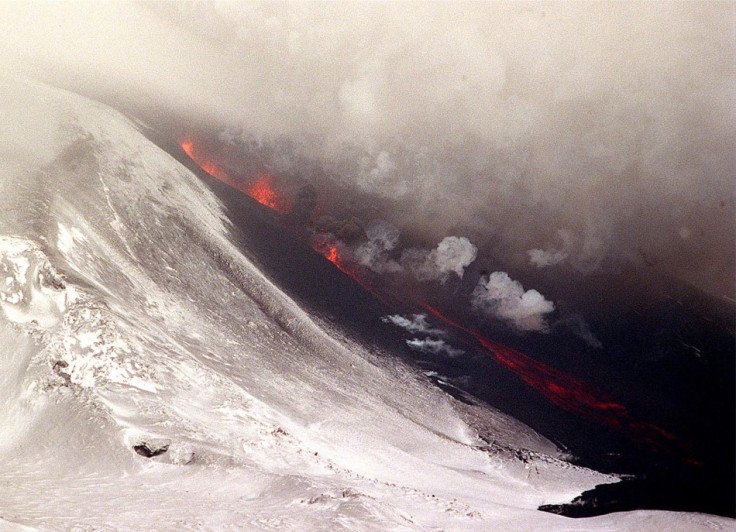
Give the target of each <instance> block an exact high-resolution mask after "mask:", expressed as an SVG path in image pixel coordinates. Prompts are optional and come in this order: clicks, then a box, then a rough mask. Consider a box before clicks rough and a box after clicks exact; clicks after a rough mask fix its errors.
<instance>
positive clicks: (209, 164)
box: [181, 138, 291, 214]
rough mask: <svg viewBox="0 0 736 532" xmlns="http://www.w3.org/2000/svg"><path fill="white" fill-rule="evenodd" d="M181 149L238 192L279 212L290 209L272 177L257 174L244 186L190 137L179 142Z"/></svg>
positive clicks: (200, 165)
mask: <svg viewBox="0 0 736 532" xmlns="http://www.w3.org/2000/svg"><path fill="white" fill-rule="evenodd" d="M181 149H182V150H184V153H186V154H187V155H188V156H189V158H190V159H191V160H192V161H194V162H195V163H196V164H197V166H199V167H200V168H201V169H202V170H204V171H205V172H207V173H208V174H209V175H211V176H212V177H214V178H215V179H218V180H220V181H222V182H223V183H225V184H227V185H230V186H231V187H233V188H236V189H238V190H239V191H240V192H245V193H246V194H248V195H249V196H250V197H251V198H253V199H254V200H256V201H257V202H258V203H260V204H261V205H265V206H266V207H269V208H270V209H273V210H275V211H276V212H278V213H280V214H285V213H287V212H289V211H290V210H291V202H289V200H288V198H286V197H285V196H284V195H283V194H279V193H277V192H276V189H275V188H274V183H273V177H271V176H269V175H267V174H264V175H261V176H259V177H258V179H257V180H256V181H255V182H254V183H252V184H251V185H250V186H246V184H245V183H242V182H240V181H238V180H236V179H233V177H231V176H230V175H229V174H228V172H227V171H226V170H225V169H224V168H223V167H222V166H220V165H219V164H217V163H216V162H214V161H212V160H211V159H210V158H209V157H208V156H207V155H206V154H204V153H202V150H200V149H199V148H198V147H196V146H195V145H194V141H193V140H192V139H190V138H187V139H185V140H183V141H182V142H181Z"/></svg>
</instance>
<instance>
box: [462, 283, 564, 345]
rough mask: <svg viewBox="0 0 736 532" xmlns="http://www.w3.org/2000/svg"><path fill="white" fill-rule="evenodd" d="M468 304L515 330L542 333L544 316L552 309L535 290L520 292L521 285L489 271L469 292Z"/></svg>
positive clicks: (545, 326)
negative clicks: (471, 292) (502, 321)
mask: <svg viewBox="0 0 736 532" xmlns="http://www.w3.org/2000/svg"><path fill="white" fill-rule="evenodd" d="M472 305H473V309H474V310H475V311H476V312H479V313H481V314H483V315H486V316H489V317H495V318H498V319H501V320H504V321H505V322H507V323H509V324H510V325H511V326H513V327H514V328H516V329H517V330H519V331H538V332H546V331H548V330H549V326H548V324H547V322H546V321H545V316H546V315H547V314H549V313H550V312H552V311H553V310H554V309H555V306H554V304H553V303H552V302H551V301H547V300H546V299H545V298H544V296H543V295H542V294H540V293H539V292H537V291H536V290H527V291H526V292H525V291H524V288H523V287H522V285H521V283H520V282H518V281H514V280H513V279H511V278H510V277H509V275H508V274H507V273H505V272H493V273H492V274H491V275H490V276H488V277H487V278H481V280H480V281H479V282H478V285H477V286H476V287H475V290H473V295H472Z"/></svg>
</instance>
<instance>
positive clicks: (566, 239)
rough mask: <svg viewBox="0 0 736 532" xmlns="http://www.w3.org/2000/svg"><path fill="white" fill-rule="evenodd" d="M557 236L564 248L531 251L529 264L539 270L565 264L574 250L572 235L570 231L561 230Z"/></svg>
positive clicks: (528, 252) (529, 252)
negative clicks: (572, 249)
mask: <svg viewBox="0 0 736 532" xmlns="http://www.w3.org/2000/svg"><path fill="white" fill-rule="evenodd" d="M557 235H558V236H559V237H560V239H561V240H562V248H561V249H558V248H548V249H546V250H542V249H530V250H529V251H527V254H528V255H529V262H530V263H531V264H532V265H534V266H536V267H537V268H545V267H547V266H554V265H555V264H560V263H561V262H564V261H565V259H567V257H568V256H569V255H570V250H571V248H572V235H571V234H570V232H569V231H565V230H563V229H560V230H558V231H557Z"/></svg>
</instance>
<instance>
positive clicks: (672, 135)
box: [0, 2, 736, 297]
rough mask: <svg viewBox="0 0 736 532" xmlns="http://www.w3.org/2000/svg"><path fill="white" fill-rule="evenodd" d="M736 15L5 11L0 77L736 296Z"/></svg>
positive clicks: (484, 239)
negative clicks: (241, 142)
mask: <svg viewBox="0 0 736 532" xmlns="http://www.w3.org/2000/svg"><path fill="white" fill-rule="evenodd" d="M735 10H736V7H735V6H734V4H733V3H730V2H724V3H714V2H685V3H675V2H656V3H654V2H646V3H644V2H641V3H638V2H637V3H635V2H604V3H594V2H580V3H574V2H564V3H562V2H560V3H539V2H535V3H528V4H527V3H460V2H452V3H447V4H444V3H418V2H417V3H414V2H411V3H398V2H394V3H360V4H353V3H346V2H335V3H306V2H300V3H294V4H285V3H272V2H267V3H260V4H258V3H242V2H206V3H205V2H186V3H185V2H160V3H157V2H152V3H127V2H125V3H124V2H59V3H29V2H16V3H8V2H6V3H3V4H2V5H1V6H0V24H2V32H0V47H2V50H3V51H2V54H0V55H1V56H2V57H1V58H0V68H2V71H3V73H5V74H7V75H17V76H25V77H31V78H35V79H40V80H43V81H46V82H49V83H51V84H54V85H57V86H62V87H65V88H68V89H70V90H73V91H75V92H80V93H82V94H85V95H89V96H91V97H94V98H98V99H101V100H103V101H104V102H105V103H108V104H110V105H113V106H114V107H117V108H120V109H123V110H126V111H128V112H135V113H136V114H139V115H140V116H141V118H142V119H143V120H149V121H152V122H154V123H159V124H164V123H166V124H167V127H170V128H172V129H177V128H180V129H182V130H186V129H187V128H188V127H190V126H193V125H198V126H206V127H207V128H208V129H209V130H210V131H213V132H223V133H225V134H224V135H223V138H225V137H227V138H230V139H236V140H237V139H239V138H241V137H242V138H244V139H246V140H254V139H255V140H257V141H258V142H261V143H264V144H269V143H274V142H276V141H279V142H282V141H284V140H287V141H288V142H289V146H291V148H290V150H291V151H289V153H288V154H284V155H283V157H282V160H281V161H280V162H279V164H281V165H282V166H283V167H284V168H286V169H287V170H290V171H294V172H297V171H298V167H297V163H298V161H301V160H304V159H305V158H306V159H308V160H311V161H314V163H315V164H317V165H319V166H320V167H321V168H323V169H324V170H325V172H324V175H325V176H327V177H325V178H324V181H323V182H322V183H320V186H322V187H330V186H335V187H346V189H347V190H348V191H352V192H353V193H354V194H355V195H356V196H359V197H375V198H378V199H380V200H381V201H385V202H386V204H387V205H391V209H390V210H387V211H386V212H385V213H381V217H382V218H384V219H385V220H386V221H387V222H390V224H393V225H394V226H396V227H398V228H400V230H401V232H402V234H405V235H418V236H421V238H423V239H428V240H432V241H434V242H435V243H437V242H440V241H441V240H442V239H443V238H444V237H446V236H453V235H456V236H465V237H468V238H470V240H472V242H473V243H474V244H475V245H477V247H478V249H479V252H478V254H479V256H482V255H483V254H484V253H485V254H487V253H493V254H495V255H497V256H498V255H499V254H502V255H503V256H504V258H505V260H506V261H508V262H509V263H511V264H517V265H518V266H519V267H528V268H536V267H540V268H551V269H554V268H556V267H559V266H560V265H563V264H567V265H569V266H572V267H573V268H575V269H577V270H578V271H581V272H594V271H599V270H605V269H615V268H618V267H621V265H623V264H626V263H629V262H633V263H635V264H638V265H645V264H650V265H653V266H650V267H654V268H659V269H662V270H664V271H669V272H672V273H675V274H677V275H679V276H680V277H683V278H685V279H688V280H690V281H692V282H695V283H697V284H698V285H699V286H701V287H704V288H706V289H708V290H710V291H711V292H713V293H714V294H717V295H722V294H727V295H729V296H730V297H734V292H735V289H734V225H735V220H734V209H735V208H736V207H735V204H734V175H735V173H736V172H735V170H736V160H735V155H734V154H735V153H736V151H735V150H734V138H735V135H734V124H736V120H735V118H736V116H734V115H735V114H736V113H735V107H736V98H735V78H734V65H735V64H736V62H735V59H736V58H735V54H734V27H735V22H736V15H735ZM166 117H170V118H171V120H170V121H168V122H164V121H163V119H164V118H166ZM184 133H186V131H181V132H179V131H172V132H171V134H172V136H178V135H181V134H184ZM297 156H298V157H297ZM284 159H285V160H284ZM290 165H291V166H292V167H291V168H290Z"/></svg>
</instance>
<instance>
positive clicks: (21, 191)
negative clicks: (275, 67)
mask: <svg viewBox="0 0 736 532" xmlns="http://www.w3.org/2000/svg"><path fill="white" fill-rule="evenodd" d="M0 96H2V97H0V107H2V109H3V116H4V117H5V120H6V123H12V124H13V127H12V128H9V129H8V128H5V129H3V130H2V140H3V144H2V145H3V154H4V156H3V159H2V162H0V168H1V169H2V174H1V175H2V178H1V179H0V270H1V273H2V275H1V276H0V279H1V280H0V308H1V309H2V312H1V313H0V339H2V344H1V345H2V348H0V357H2V362H3V364H2V365H3V372H2V379H0V404H2V407H3V408H2V410H1V411H0V423H1V424H2V428H3V431H2V435H0V458H1V459H0V476H1V477H2V479H3V496H2V500H0V510H2V511H1V512H0V525H2V527H3V528H5V529H19V530H34V529H39V530H70V529H115V530H154V529H157V530H186V529H190V530H193V529H211V530H214V529H217V530H222V529H245V530H263V529H286V530H319V529H325V528H329V529H332V530H341V529H342V530H431V529H434V530H437V529H448V530H489V529H507V530H510V529H513V530H540V529H545V530H555V529H560V530H561V529H564V530H610V529H612V528H614V529H618V530H643V529H652V530H654V529H657V530H688V531H691V530H698V529H702V530H706V529H711V528H712V527H713V526H714V525H715V526H720V527H722V528H728V527H731V526H732V525H733V520H731V519H728V518H721V517H717V516H710V515H703V514H695V513H694V514H686V513H676V512H664V511H652V510H638V511H632V512H626V513H619V514H609V515H604V516H599V517H594V518H590V519H581V520H570V519H568V518H566V517H563V516H561V515H557V514H555V513H550V512H542V511H539V510H538V508H539V507H540V506H544V505H547V506H549V505H553V506H555V507H557V505H561V504H564V503H569V502H570V501H572V500H573V499H574V498H575V497H577V496H579V495H580V494H581V493H582V492H584V491H586V490H590V489H592V488H594V487H595V486H597V485H602V484H605V485H608V484H611V483H615V482H617V481H618V480H620V478H619V477H618V476H616V475H613V474H609V473H605V472H599V471H595V470H593V469H590V468H586V467H582V466H580V465H576V464H572V463H570V461H569V459H570V456H569V453H570V452H573V453H574V454H580V453H579V452H578V450H579V449H587V450H588V451H587V452H588V454H589V455H595V454H597V452H600V449H598V450H597V451H596V446H597V445H598V444H599V443H600V442H601V440H602V438H600V437H597V436H595V437H589V438H587V439H586V438H580V439H578V441H579V443H578V445H577V446H576V447H575V448H573V446H572V444H570V445H568V447H569V449H567V450H565V449H561V446H560V444H556V443H554V442H553V441H552V439H551V438H553V437H554V438H555V439H558V438H556V436H557V435H559V433H563V432H567V433H568V434H569V435H570V436H568V437H567V439H566V440H565V441H567V442H568V443H570V442H571V441H574V440H576V439H577V435H581V434H584V433H586V432H587V430H588V429H590V427H591V426H592V424H591V423H590V422H588V421H585V418H582V419H583V421H582V422H578V429H575V428H574V427H575V422H571V423H564V422H563V421H564V420H571V419H577V418H575V416H574V415H572V414H571V413H570V412H568V411H566V410H564V409H558V410H551V409H550V407H549V406H548V405H549V401H548V400H547V398H546V397H545V396H544V395H543V394H538V393H536V394H535V392H533V390H529V389H527V388H524V389H523V390H524V391H522V392H520V390H522V389H521V388H519V386H520V385H524V386H527V384H525V382H524V380H523V379H522V380H519V379H518V377H514V373H513V372H509V371H508V370H507V369H504V368H503V367H502V366H501V365H499V364H496V363H495V362H493V360H491V358H490V357H489V356H488V354H487V353H482V352H481V353H477V354H474V355H471V356H469V357H468V358H467V359H462V360H458V361H457V363H456V365H455V366H453V364H450V363H444V364H440V360H439V359H434V360H431V359H428V358H427V357H425V356H422V357H419V356H417V354H416V353H415V352H414V351H412V350H411V349H409V348H408V347H407V345H406V343H405V338H404V337H403V336H402V334H401V332H400V331H398V330H397V329H396V328H395V327H393V326H391V325H390V324H388V323H386V322H384V321H383V320H382V319H381V318H383V317H385V316H386V315H387V314H389V313H392V312H411V311H413V310H415V309H413V308H411V306H410V304H408V303H406V305H407V308H395V307H390V306H388V302H386V301H382V300H381V299H379V298H376V297H375V296H374V295H373V294H372V293H371V292H370V291H367V290H366V289H365V287H364V286H362V285H361V284H360V283H358V282H356V281H355V280H354V279H352V278H351V277H350V276H348V275H346V274H345V272H344V271H343V269H341V268H338V267H336V264H335V262H338V264H337V266H340V264H339V260H338V259H337V258H336V257H335V256H333V255H332V252H331V251H328V253H327V258H325V255H324V254H323V253H320V252H317V251H315V250H314V248H313V247H312V246H311V245H310V244H309V243H308V242H305V241H304V240H302V239H301V237H300V236H299V235H294V234H293V233H291V232H290V230H287V229H285V227H284V224H283V222H282V220H281V218H280V216H279V215H278V213H274V211H273V209H272V208H271V207H269V206H267V205H263V204H262V203H259V202H258V201H255V200H254V199H252V198H251V197H249V196H247V194H238V195H234V194H232V193H230V192H228V191H227V190H226V189H225V188H224V187H227V186H228V185H226V184H223V183H222V182H220V181H216V180H214V179H212V178H209V177H207V175H204V174H202V173H201V172H200V173H199V175H195V174H194V173H193V172H192V169H193V168H192V167H191V166H190V168H187V167H186V166H185V165H183V164H182V162H183V161H184V156H185V155H184V154H183V153H182V152H181V151H179V147H178V144H177V143H176V142H175V140H174V139H176V138H177V135H175V134H171V135H168V134H167V133H160V132H158V133H157V132H152V131H151V130H148V129H146V128H145V127H144V126H143V125H141V124H140V123H139V122H134V121H131V120H129V119H128V118H126V117H125V116H123V115H121V114H120V113H118V112H117V111H115V110H114V109H111V108H110V107H107V106H105V105H103V104H100V103H98V102H94V101H91V100H89V99H86V98H83V97H81V96H78V95H75V94H72V93H68V92H64V91H61V90H58V89H54V88H50V87H48V86H43V85H39V84H35V83H26V82H18V81H8V80H5V81H2V82H1V83H0ZM142 131H145V132H146V133H147V134H148V136H149V137H151V138H153V139H154V140H156V142H152V141H151V140H149V138H147V137H146V135H144V134H143V133H142ZM161 137H163V139H169V140H168V141H164V140H162V138H161ZM177 158H178V159H179V160H177ZM180 161H181V162H180ZM213 168H214V167H211V168H210V169H213ZM195 170H196V169H195ZM198 172H199V171H198ZM244 192H247V191H244ZM267 199H268V198H267ZM263 203H268V202H267V201H265V202H263ZM335 253H337V251H336V252H335ZM330 257H332V259H333V260H332V261H330V260H328V259H329V258H330ZM342 266H343V268H344V269H346V268H345V265H342ZM441 321H442V320H439V319H438V326H442V323H441ZM445 323H447V321H446V320H445ZM449 334H456V335H457V336H458V337H459V336H461V334H467V333H463V332H462V331H455V332H454V333H453V332H452V331H449ZM478 334H480V333H478ZM471 336H473V335H471ZM499 345H500V344H499ZM504 345H505V344H504ZM519 347H520V348H521V347H523V346H519ZM496 349H497V346H496ZM497 356H499V353H497ZM560 371H561V370H560ZM453 372H454V373H453ZM467 376H472V377H473V378H472V379H470V380H467V379H465V380H463V378H460V377H467ZM514 379H516V380H514ZM504 389H505V391H504ZM510 396H514V397H516V398H517V399H520V400H518V401H512V400H510V398H509V397H510ZM514 405H516V406H514ZM542 405H547V406H546V407H544V406H542ZM553 406H554V405H553ZM545 408H546V410H544V414H543V413H542V411H543V409H545ZM555 408H557V407H556V406H555ZM547 414H550V415H547ZM544 420H547V421H546V423H547V424H548V425H558V426H559V427H560V428H559V429H558V433H555V434H553V433H552V432H547V431H546V430H544V429H545V421H544ZM581 423H582V424H581ZM535 424H536V425H538V427H537V430H535V429H534V425H535ZM576 430H577V432H575V431H576ZM606 430H608V429H606ZM545 432H547V434H545ZM604 434H608V432H604ZM607 449H608V448H604V450H607Z"/></svg>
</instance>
